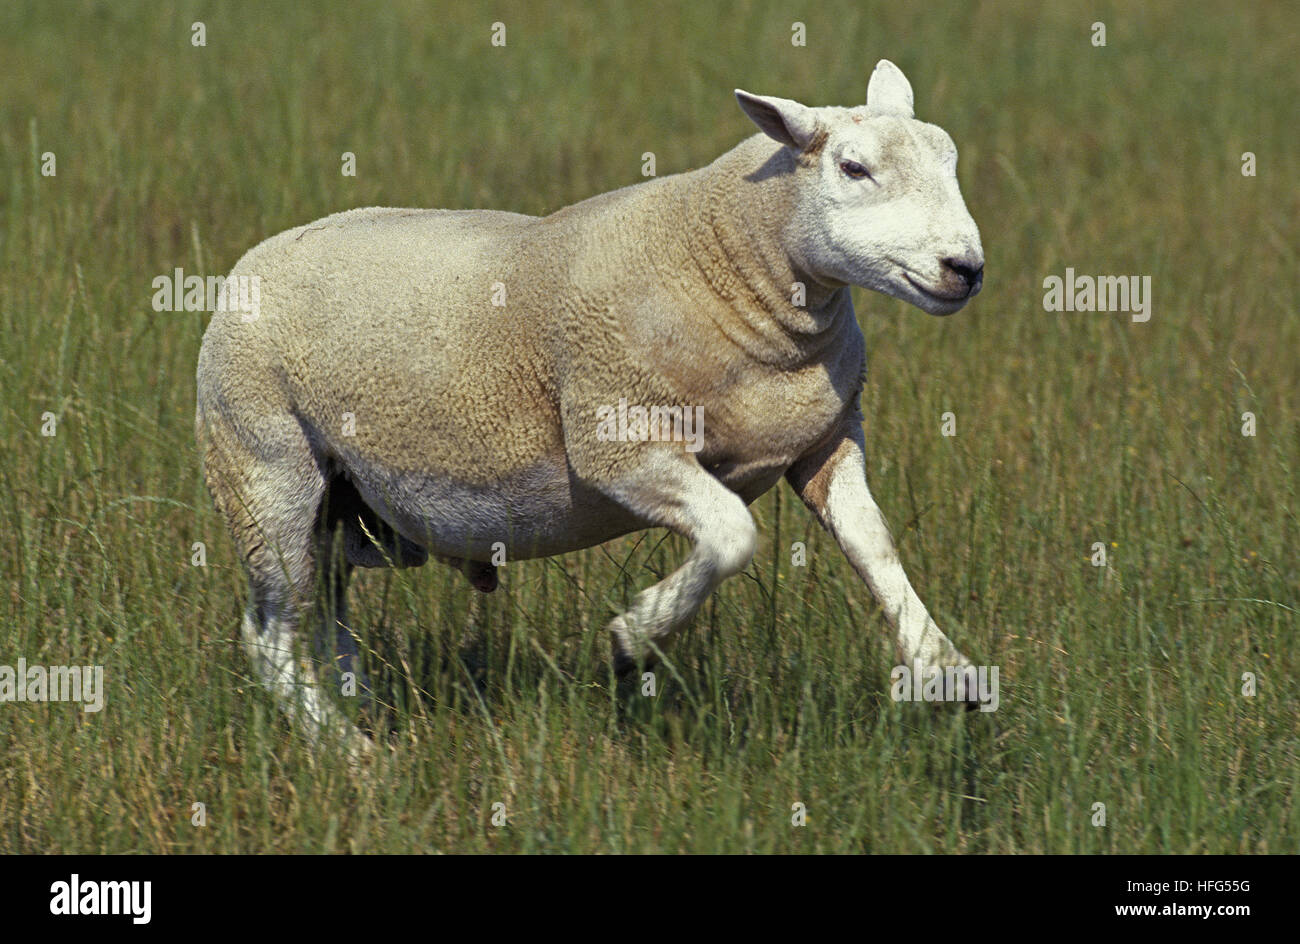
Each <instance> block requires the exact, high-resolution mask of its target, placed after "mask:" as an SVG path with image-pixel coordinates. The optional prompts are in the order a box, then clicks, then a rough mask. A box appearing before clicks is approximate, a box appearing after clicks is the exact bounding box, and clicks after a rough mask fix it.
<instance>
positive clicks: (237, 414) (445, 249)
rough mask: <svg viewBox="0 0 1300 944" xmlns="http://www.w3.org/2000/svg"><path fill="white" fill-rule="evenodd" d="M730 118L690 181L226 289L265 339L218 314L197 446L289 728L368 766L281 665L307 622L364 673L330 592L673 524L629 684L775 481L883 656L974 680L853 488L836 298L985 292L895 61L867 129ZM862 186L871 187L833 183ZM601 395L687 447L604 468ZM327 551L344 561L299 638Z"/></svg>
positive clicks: (779, 106) (734, 550) (327, 707)
mask: <svg viewBox="0 0 1300 944" xmlns="http://www.w3.org/2000/svg"><path fill="white" fill-rule="evenodd" d="M737 96H738V98H739V99H740V102H741V105H742V108H744V109H745V110H746V112H747V113H748V114H750V116H751V117H753V118H754V120H755V121H756V123H758V124H759V126H760V128H763V130H764V131H766V132H767V134H759V135H755V136H753V137H751V138H749V139H747V140H745V141H742V142H741V143H740V144H739V145H737V146H736V147H735V148H733V149H732V150H731V151H728V152H727V153H726V154H723V155H722V156H721V157H719V158H718V159H717V160H716V161H714V162H713V163H712V164H710V165H709V166H707V167H704V168H702V169H699V170H695V171H691V172H689V173H683V174H677V175H674V176H669V177H663V178H658V179H652V180H649V181H647V182H644V183H640V184H637V185H635V186H631V187H626V188H624V189H622V190H617V191H614V192H612V193H606V194H602V195H600V196H596V197H593V198H591V199H589V200H585V201H583V202H581V203H578V204H575V205H573V206H570V207H567V208H565V209H562V210H560V211H558V212H556V213H554V214H552V215H550V216H547V217H542V218H535V217H528V216H521V215H517V214H512V213H501V212H494V211H448V210H411V209H383V208H367V209H359V210H352V211H349V212H346V213H339V214H335V215H333V216H329V217H326V218H324V219H322V220H318V221H316V222H314V223H310V224H308V225H306V226H300V227H297V228H295V229H291V230H288V231H287V232H284V233H280V234H279V235H277V236H273V237H271V238H270V239H268V240H266V241H265V242H263V243H261V244H260V245H258V246H257V247H255V248H254V249H252V250H251V251H250V252H249V253H247V254H246V255H245V256H244V257H243V258H242V259H241V260H240V261H239V262H238V264H237V265H236V266H235V268H234V270H233V271H232V273H231V275H232V277H233V276H252V277H256V278H257V279H258V280H259V281H260V288H261V296H260V312H259V313H258V316H257V317H256V318H254V319H249V318H247V317H246V316H245V315H244V314H243V313H241V312H237V311H229V312H218V313H217V314H216V315H215V316H214V317H213V318H212V321H211V323H210V325H209V327H208V330H207V333H206V334H205V336H204V340H203V347H202V351H201V353H200V357H199V364H198V415H197V431H198V436H199V439H200V442H201V444H202V448H203V461H204V471H205V478H206V481H207V483H208V487H209V489H210V491H211V492H212V495H213V498H214V501H215V503H216V506H217V508H218V509H219V511H220V512H221V513H222V515H223V516H224V517H225V518H226V520H227V521H228V523H229V525H230V528H231V532H232V535H233V537H234V540H235V544H236V547H237V549H238V551H239V554H240V557H241V559H242V560H243V561H244V562H245V564H246V566H247V568H248V571H249V578H250V585H251V592H252V599H251V601H250V604H249V608H248V612H247V614H246V616H245V620H244V629H243V633H244V640H245V643H246V645H247V647H248V649H249V651H250V654H251V655H252V656H253V658H254V661H255V663H256V664H257V666H258V668H259V671H260V672H261V675H262V678H263V680H264V681H265V682H266V684H267V685H268V686H269V687H270V688H271V689H272V690H273V691H274V692H276V694H277V695H278V696H279V698H280V700H281V703H282V704H283V705H284V707H285V708H286V710H288V711H289V712H290V713H291V714H294V715H295V716H296V717H298V718H299V720H300V721H302V722H304V723H305V725H306V728H307V730H308V731H309V733H313V734H317V733H320V732H321V731H323V730H326V729H332V730H333V731H334V732H335V733H337V734H339V735H340V736H342V737H344V738H347V739H348V740H349V741H350V742H351V743H352V746H353V748H354V749H357V748H358V747H359V744H360V742H359V739H358V738H357V737H356V735H355V734H354V732H353V731H352V730H351V728H350V726H348V725H347V724H346V723H345V722H343V721H342V720H341V717H340V715H339V714H338V712H337V709H336V708H334V707H333V706H332V705H331V703H330V702H329V700H328V699H326V698H324V697H323V696H322V695H321V693H320V691H319V688H318V687H317V684H316V680H315V670H314V668H313V666H312V665H311V663H310V662H309V661H304V660H303V659H301V658H300V654H299V655H298V656H295V639H296V635H297V630H298V628H299V626H300V625H301V623H302V622H303V620H304V618H307V619H308V620H309V621H316V622H324V623H325V624H332V628H333V630H334V631H335V634H336V636H337V639H336V643H337V646H338V649H339V651H340V653H341V658H342V660H343V667H344V668H345V669H347V670H351V669H352V668H354V666H353V665H352V659H353V658H354V656H355V642H354V641H353V639H352V637H351V634H350V633H349V632H348V631H347V629H346V616H345V609H344V606H343V602H344V598H345V594H346V578H347V573H348V571H350V569H351V565H361V566H382V565H385V564H387V563H396V564H414V563H421V562H423V559H424V555H425V553H428V554H430V555H432V556H434V557H437V558H440V559H443V560H448V561H450V562H452V563H453V564H455V565H457V566H460V567H462V569H464V570H465V571H466V573H467V574H468V575H469V576H470V579H471V580H472V581H473V582H474V583H475V585H476V586H479V587H481V588H482V589H491V587H492V586H495V579H496V578H495V569H494V568H493V567H492V566H491V563H490V561H491V560H492V555H493V552H494V548H495V549H500V548H502V547H504V553H505V556H506V559H507V560H517V559H521V558H528V557H538V556H547V555H553V554H560V553H564V552H566V551H571V550H575V549H578V548H583V547H589V546H591V545H593V544H597V543H599V542H602V541H605V540H609V539H611V538H614V537H617V536H619V535H621V534H625V533H627V532H630V531H634V530H639V529H643V528H647V527H653V526H659V527H666V528H670V529H672V530H674V531H677V532H678V533H681V534H683V535H685V536H686V537H687V538H689V539H690V540H691V541H692V543H693V545H694V550H693V552H692V554H691V556H690V557H689V558H688V560H687V561H686V562H685V563H684V564H683V565H682V567H681V568H680V569H679V570H678V571H676V572H675V573H674V574H672V575H671V576H669V577H668V578H667V579H666V580H664V581H663V582H662V583H660V584H658V585H656V586H655V587H652V588H650V589H649V590H647V591H646V592H645V593H643V594H642V595H641V596H640V597H638V599H637V602H636V604H635V605H634V606H633V607H632V608H631V609H630V610H629V611H628V613H625V614H623V615H621V616H620V617H618V618H617V619H616V620H615V621H614V622H613V624H611V627H610V628H611V631H612V632H613V633H614V636H615V645H616V659H617V662H618V666H619V668H620V670H621V671H627V670H628V669H630V668H632V667H633V666H635V665H637V664H643V663H645V662H648V661H651V660H652V659H653V656H654V649H655V647H657V646H661V645H663V644H664V643H666V641H667V639H668V638H669V637H670V636H671V634H672V633H673V632H674V631H676V630H677V629H678V628H680V627H681V626H682V625H683V624H684V623H686V622H687V621H689V619H690V618H691V617H692V616H693V614H694V613H695V612H696V610H697V609H698V607H699V605H700V604H701V603H702V602H703V600H704V599H705V598H706V597H707V595H708V594H709V593H710V592H711V591H712V590H713V588H714V587H716V585H717V584H718V583H719V582H721V580H722V579H725V577H727V576H730V575H731V574H734V573H736V572H738V571H739V570H741V569H743V568H744V567H745V566H747V565H748V563H749V559H750V557H751V556H752V554H753V549H754V546H755V533H754V525H753V520H752V518H751V517H750V515H749V513H748V511H747V510H746V508H745V505H746V504H748V503H750V502H752V501H753V500H754V499H755V498H757V497H758V496H760V495H762V494H763V493H764V492H765V491H767V490H768V489H770V488H771V487H772V486H773V485H775V484H776V483H777V482H778V481H779V480H780V479H781V477H782V476H789V478H790V481H791V483H792V485H794V487H795V488H796V490H798V491H799V492H800V494H801V497H802V498H803V499H804V501H805V502H806V503H807V504H808V505H809V507H810V508H811V509H812V510H813V512H814V513H815V514H817V515H818V516H819V518H820V519H821V520H822V521H823V523H825V524H826V525H827V526H828V527H829V528H830V529H831V531H832V532H833V533H835V536H836V538H837V539H838V540H839V541H840V543H841V545H842V546H843V547H844V549H845V552H846V554H847V555H848V556H849V558H850V560H851V561H852V563H853V564H854V566H855V567H856V568H857V569H858V571H859V572H860V573H861V574H862V575H863V577H864V579H865V580H866V581H867V582H868V584H869V585H870V586H871V589H872V590H873V592H874V593H875V594H876V596H877V598H878V599H879V600H880V602H881V603H882V606H884V608H885V614H886V616H887V618H888V619H889V621H890V622H891V624H892V625H894V626H895V628H896V629H897V632H898V636H899V647H900V652H901V654H902V655H903V657H904V658H906V659H908V660H909V661H910V660H912V659H919V660H921V661H922V662H924V663H926V664H928V665H931V664H932V665H951V664H964V662H965V660H964V658H963V657H962V656H961V655H960V654H959V653H957V651H956V650H955V649H954V648H953V647H952V645H951V643H949V642H948V640H947V639H946V638H945V637H944V636H943V634H942V633H941V632H939V630H938V627H937V626H935V625H934V623H933V621H931V620H930V619H929V617H928V614H926V612H925V609H924V607H923V606H922V605H921V603H920V601H919V599H917V598H916V595H915V593H914V592H913V591H912V588H911V586H910V584H909V583H908V582H907V578H906V576H905V575H904V574H903V572H902V568H901V565H900V564H899V563H898V558H897V555H896V554H895V553H894V550H893V546H892V543H891V542H890V540H889V536H888V530H887V528H886V527H885V525H884V520H883V517H881V516H880V514H879V510H878V509H877V508H876V506H875V503H874V502H873V501H872V499H871V496H870V493H869V491H868V490H867V487H866V483H865V479H864V477H863V460H862V450H863V441H862V427H861V416H860V415H859V413H858V399H859V393H860V390H861V385H862V382H863V376H864V370H865V354H864V348H863V339H862V334H861V331H860V330H859V328H858V323H857V319H856V317H855V314H854V311H853V304H852V301H851V298H850V295H849V290H848V285H849V284H860V285H865V286H867V287H870V288H874V289H876V290H879V291H882V292H885V293H887V294H891V295H895V296H896V297H900V298H907V299H908V300H909V301H912V302H914V303H915V304H918V305H920V306H921V307H923V308H926V309H927V310H929V311H933V312H935V313H948V312H950V311H955V310H956V309H957V308H960V307H961V305H962V304H964V303H965V301H966V300H967V298H969V297H970V296H971V295H973V294H974V293H975V292H976V291H978V289H979V284H980V282H979V278H980V272H981V271H982V266H983V255H982V249H981V248H980V245H979V235H978V231H977V230H976V229H975V226H974V223H973V222H972V221H971V220H970V217H969V214H967V213H966V210H965V206H964V204H963V203H962V201H961V196H960V193H959V192H958V191H957V187H956V179H955V176H954V175H953V173H952V170H951V166H950V161H951V162H955V150H952V148H951V142H950V141H949V140H948V139H947V136H946V135H944V134H943V132H942V131H940V130H939V129H937V128H935V127H934V126H932V125H925V124H923V123H921V122H918V121H916V120H915V119H914V118H912V117H911V97H912V96H911V88H910V86H909V85H907V80H906V79H905V78H904V77H903V76H902V73H901V72H899V71H898V70H897V68H895V67H894V66H892V65H891V64H889V63H887V62H882V63H881V65H880V66H878V67H877V70H876V72H875V74H874V75H873V78H872V84H871V89H870V91H869V95H868V104H867V106H866V107H860V108H856V109H842V108H818V109H810V108H805V107H804V106H801V105H798V104H797V103H794V102H789V101H787V100H784V99H765V98H760V97H758V96H750V95H748V94H747V93H742V92H738V93H737ZM774 138H775V139H776V140H774ZM950 150H951V155H950V154H949V153H948V152H949V151H950ZM868 161H869V162H870V163H869V164H868ZM846 162H848V163H846ZM859 164H861V165H862V166H863V167H870V168H871V171H870V180H868V179H866V178H857V177H856V176H854V173H852V172H854V171H855V168H856V167H857V166H858V165H859ZM846 167H847V168H848V169H847V170H846V169H845V168H846ZM797 284H801V285H802V286H803V287H804V289H805V293H806V300H805V303H804V304H803V305H799V304H795V303H794V300H797V292H796V289H797ZM503 294H504V301H505V303H504V305H495V304H493V302H494V298H495V299H496V300H498V301H499V300H501V298H502V296H503ZM620 399H625V400H626V402H627V403H630V404H642V405H647V406H650V405H661V406H681V407H701V408H702V409H703V414H702V416H703V440H702V448H701V449H700V450H699V451H698V452H691V451H689V450H688V449H686V448H685V444H684V443H682V442H640V441H631V442H617V441H615V442H611V441H602V439H601V438H600V437H599V436H598V422H597V410H598V408H600V407H602V406H614V405H617V404H618V403H619V401H620ZM327 493H328V496H329V498H328V502H329V503H332V504H333V507H331V508H330V509H329V511H330V514H329V516H328V518H327V517H326V515H325V514H324V513H323V512H322V503H323V501H325V500H326V496H327ZM335 526H337V527H341V529H342V534H343V548H344V550H343V551H342V554H343V556H344V557H346V559H347V561H348V564H347V565H345V566H342V567H339V568H336V570H337V573H336V574H335V576H334V578H333V584H332V585H333V589H334V593H333V595H332V598H331V600H330V602H329V603H328V604H327V605H325V606H324V608H323V610H322V611H321V612H318V613H314V614H310V615H309V616H305V615H304V608H305V607H306V605H307V604H308V601H310V600H311V598H312V594H313V591H314V589H315V586H316V577H317V569H318V567H320V566H321V564H322V561H323V559H324V558H325V557H326V556H327V555H328V553H329V538H328V534H329V533H330V532H331V530H332V528H333V527H335ZM390 528H391V530H389V529H390ZM398 535H400V537H398Z"/></svg>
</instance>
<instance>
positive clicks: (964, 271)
mask: <svg viewBox="0 0 1300 944" xmlns="http://www.w3.org/2000/svg"><path fill="white" fill-rule="evenodd" d="M940 262H941V263H942V264H943V265H944V267H945V268H947V269H950V270H952V272H953V273H955V274H956V275H957V276H958V277H959V278H960V279H961V280H962V281H963V282H965V283H966V294H967V295H974V294H975V293H976V292H978V291H979V290H980V287H981V286H982V285H983V284H984V260H982V259H954V258H952V257H949V258H947V259H941V260H940Z"/></svg>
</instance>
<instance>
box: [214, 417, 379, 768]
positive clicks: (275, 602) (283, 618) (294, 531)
mask: <svg viewBox="0 0 1300 944" xmlns="http://www.w3.org/2000/svg"><path fill="white" fill-rule="evenodd" d="M203 434H204V435H203V449H204V477H205V479H206V481H207V484H208V489H209V491H210V492H211V494H212V497H213V502H214V504H215V505H216V506H217V510H218V511H219V512H220V513H221V514H222V516H223V517H224V518H225V519H226V523H227V525H228V526H229V528H230V533H231V537H232V538H233V539H234V542H235V547H236V550H237V552H238V554H239V557H240V559H241V560H242V561H243V563H244V566H245V568H246V570H247V572H248V579H249V589H250V600H249V604H248V607H247V609H246V610H245V613H244V618H243V623H242V626H241V636H242V641H243V645H244V649H245V651H246V652H247V654H248V657H249V659H250V661H251V662H252V664H253V668H254V670H255V672H256V675H257V678H258V680H259V681H260V682H261V683H262V685H263V686H264V687H265V688H266V689H267V690H268V691H269V692H270V693H271V695H272V697H273V698H274V700H275V702H276V704H277V706H278V707H279V708H280V710H281V711H283V712H284V714H285V715H286V716H287V717H288V718H289V719H290V721H291V723H293V725H294V726H295V729H296V730H298V731H300V732H301V733H302V734H303V735H304V736H305V737H307V739H308V740H309V741H310V742H312V743H313V744H318V743H320V742H321V741H322V740H324V739H326V738H330V739H333V740H335V741H337V742H338V743H339V744H340V745H342V746H344V747H345V748H346V750H347V753H348V756H349V759H350V760H352V761H353V762H355V761H357V760H359V759H360V757H361V756H362V755H363V754H365V753H368V752H369V750H370V747H371V743H370V741H369V739H367V738H366V737H365V736H364V735H363V734H362V733H361V732H360V731H358V730H357V729H356V727H354V726H353V725H352V724H351V723H350V722H348V720H347V719H346V718H345V717H344V716H343V714H342V712H341V711H340V710H339V708H338V707H337V706H336V705H334V704H333V703H332V702H331V701H330V700H329V698H328V697H327V694H326V692H325V691H324V690H323V689H322V688H321V686H320V684H319V681H318V680H317V675H316V667H315V665H314V664H313V661H312V660H311V659H310V657H309V656H308V655H307V654H305V653H300V652H299V651H298V650H299V643H300V641H301V640H300V639H299V630H300V628H301V624H302V621H303V619H304V614H306V618H307V619H310V618H311V617H312V616H314V615H316V613H315V612H314V607H313V605H312V603H313V597H314V594H315V591H316V589H317V587H316V574H317V555H318V553H319V545H318V527H317V524H318V518H317V515H318V510H319V506H320V502H321V499H322V498H323V496H324V493H325V477H324V474H323V473H322V472H321V469H320V465H319V464H318V463H317V461H316V459H315V456H314V455H313V454H312V451H311V447H310V444H309V443H308V441H307V438H306V436H305V435H304V434H303V433H302V431H301V429H300V428H298V427H297V425H296V424H294V425H293V426H292V427H289V426H288V425H287V424H286V425H285V426H284V427H281V428H280V429H278V430H268V433H267V435H268V438H271V439H273V442H272V443H271V444H270V445H273V446H274V447H275V448H273V449H272V448H268V444H265V443H263V444H261V448H259V449H256V450H254V449H251V448H248V447H247V446H245V445H244V444H243V443H242V442H240V440H239V438H238V437H237V436H236V435H235V434H234V433H233V432H232V431H231V430H230V429H229V427H227V426H225V425H223V424H219V423H216V424H210V425H208V426H207V427H206V428H205V429H204V431H203ZM267 454H271V455H274V456H275V457H276V458H275V460H273V461H268V460H267V459H265V458H264V456H265V455H267Z"/></svg>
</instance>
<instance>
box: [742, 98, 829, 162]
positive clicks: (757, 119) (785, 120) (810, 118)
mask: <svg viewBox="0 0 1300 944" xmlns="http://www.w3.org/2000/svg"><path fill="white" fill-rule="evenodd" d="M736 101H738V102H740V107H741V109H743V110H744V112H745V114H746V115H748V116H749V120H750V121H752V122H754V124H756V125H758V127H759V130H761V131H762V132H763V133H764V134H765V135H767V136H768V137H769V138H771V139H772V140H774V141H777V142H779V143H781V144H784V145H785V146H786V147H792V148H794V149H795V150H796V151H802V150H803V149H804V148H806V147H807V146H808V142H810V141H811V140H812V139H813V135H815V134H816V133H817V116H816V115H815V114H814V113H813V110H812V109H811V108H809V107H808V106H807V105H800V104H799V103H798V102H795V101H791V100H790V99H788V98H771V97H769V96H767V95H751V94H750V93H749V92H746V91H745V90H744V89H736Z"/></svg>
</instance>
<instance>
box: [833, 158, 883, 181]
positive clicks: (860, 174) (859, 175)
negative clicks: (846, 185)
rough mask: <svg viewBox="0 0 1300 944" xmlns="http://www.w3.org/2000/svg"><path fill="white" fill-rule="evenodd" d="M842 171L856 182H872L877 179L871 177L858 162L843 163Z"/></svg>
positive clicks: (841, 165)
mask: <svg viewBox="0 0 1300 944" xmlns="http://www.w3.org/2000/svg"><path fill="white" fill-rule="evenodd" d="M840 170H842V171H844V173H845V174H847V175H848V176H849V177H852V178H853V179H854V180H864V179H868V178H870V179H872V180H874V179H875V178H874V177H871V172H870V171H869V170H867V169H866V168H865V167H863V166H862V165H861V164H859V163H858V162H857V161H842V162H841V163H840Z"/></svg>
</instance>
